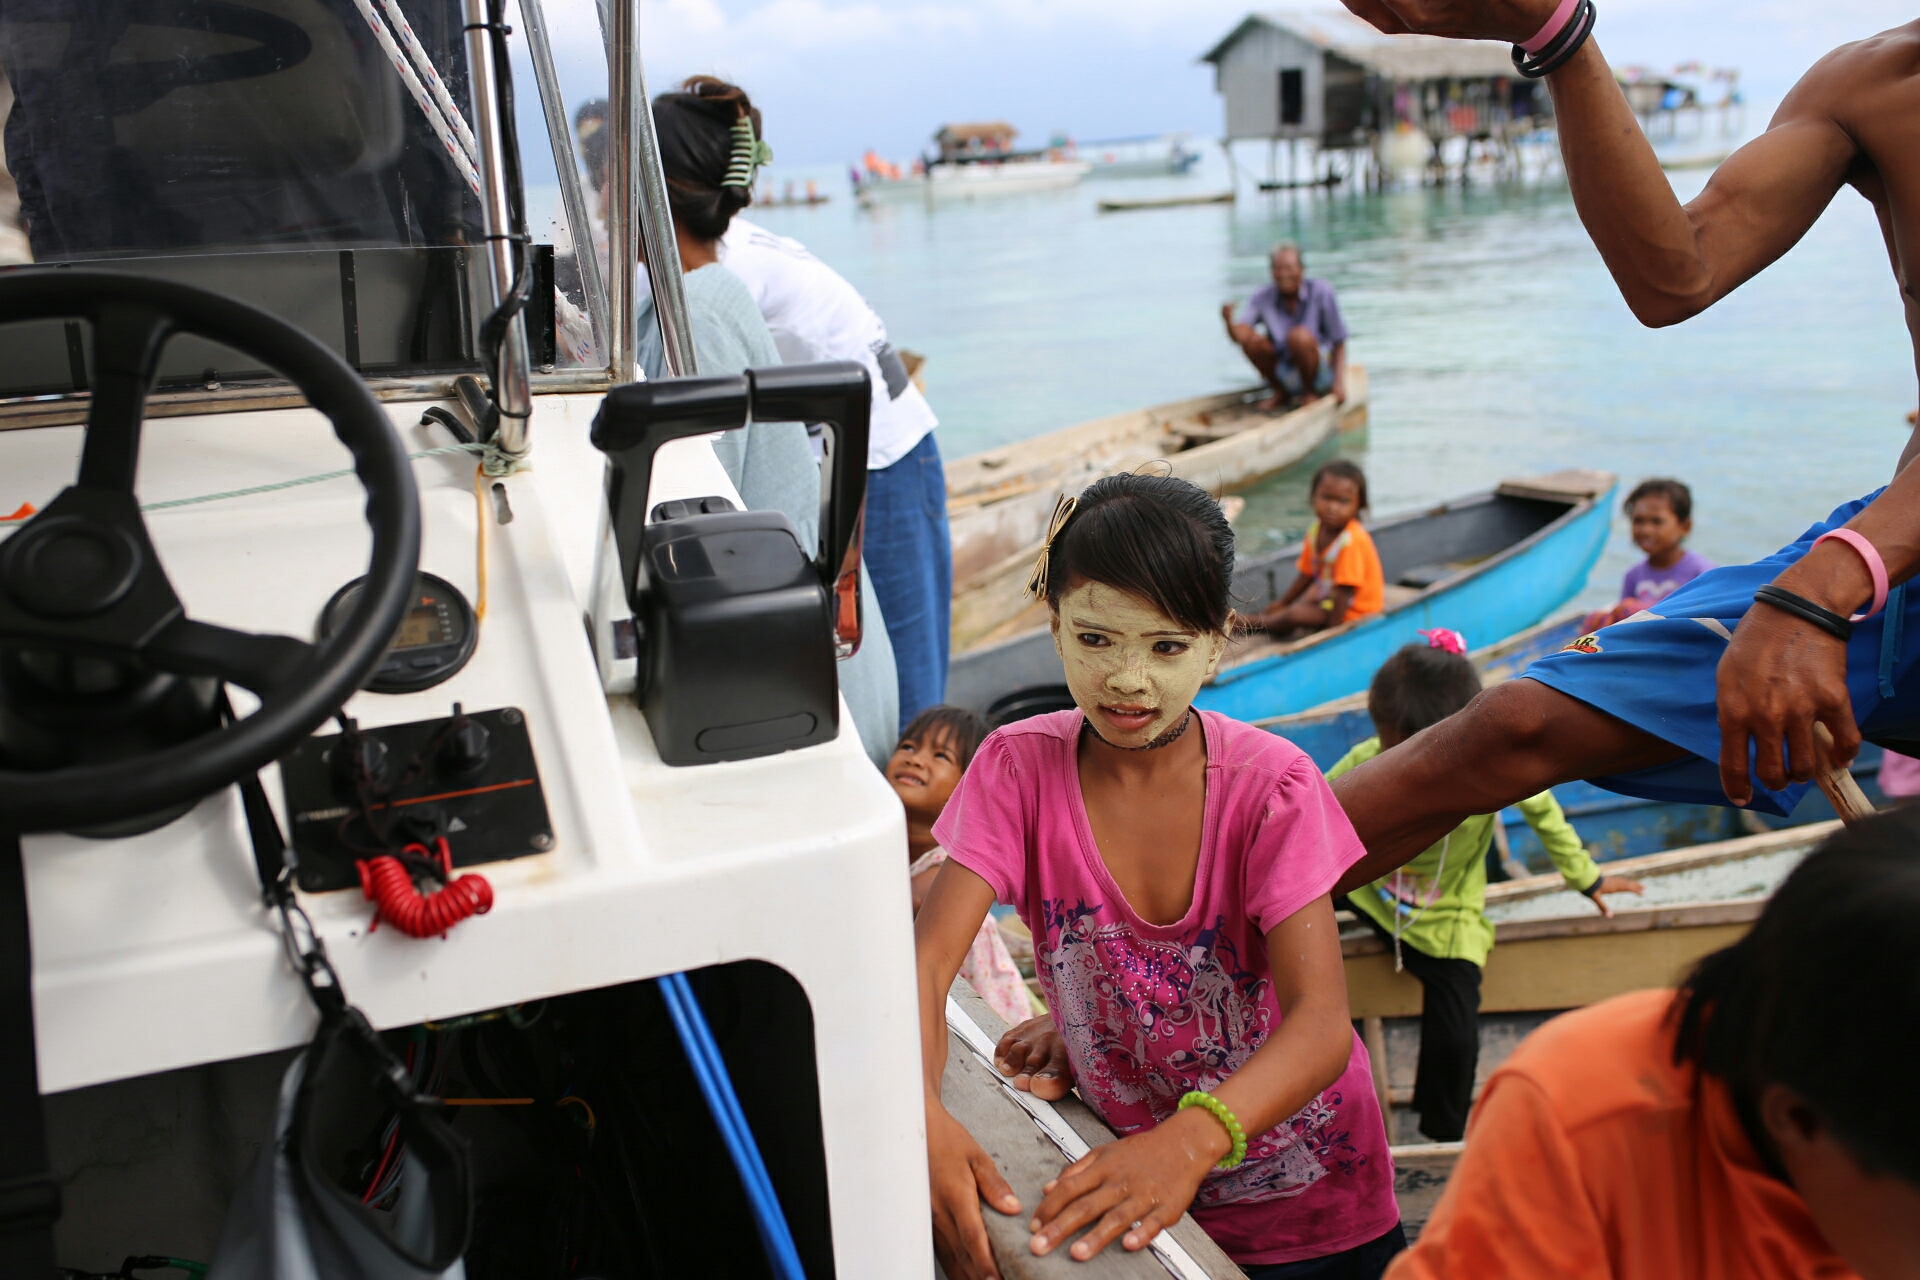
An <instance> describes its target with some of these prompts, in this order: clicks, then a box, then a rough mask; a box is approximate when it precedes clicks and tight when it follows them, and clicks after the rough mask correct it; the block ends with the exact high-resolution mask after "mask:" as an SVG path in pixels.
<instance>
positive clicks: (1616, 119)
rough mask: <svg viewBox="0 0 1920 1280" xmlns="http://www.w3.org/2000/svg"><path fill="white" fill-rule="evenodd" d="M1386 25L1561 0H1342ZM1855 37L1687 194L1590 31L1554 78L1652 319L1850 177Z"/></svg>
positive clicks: (1409, 25)
mask: <svg viewBox="0 0 1920 1280" xmlns="http://www.w3.org/2000/svg"><path fill="white" fill-rule="evenodd" d="M1345 2H1346V5H1347V7H1348V8H1349V9H1351V10H1353V11H1354V12H1355V13H1356V14H1358V15H1360V16H1361V17H1363V18H1365V19H1367V20H1368V21H1369V22H1371V23H1373V24H1374V25H1375V26H1377V27H1380V28H1381V29H1382V30H1385V31H1420V32H1426V33H1428V34H1431V35H1444V36H1464V37H1473V38H1478V39H1496V40H1504V41H1508V42H1518V41H1520V40H1526V39H1530V38H1531V37H1532V36H1533V35H1534V33H1535V32H1537V31H1539V30H1540V28H1541V26H1542V25H1543V24H1545V23H1546V21H1547V20H1548V19H1549V18H1550V17H1551V16H1552V14H1553V11H1554V7H1555V3H1554V0H1345ZM1855 57H1857V55H1856V54H1854V53H1853V51H1852V50H1850V49H1840V50H1837V51H1835V52H1834V53H1831V54H1828V55H1827V56H1826V57H1825V58H1823V59H1821V60H1820V62H1818V63H1817V64H1815V66H1814V67H1813V69H1812V70H1810V71H1809V72H1807V74H1806V75H1805V76H1804V77H1803V78H1802V79H1801V81H1800V83H1799V84H1797V85H1795V86H1794V88H1793V90H1792V91H1791V92H1790V93H1789V94H1788V95H1787V97H1786V99H1785V100H1784V101H1783V102H1782V103H1781V104H1780V109H1779V110H1778V111H1777V112H1776V113H1775V114H1774V117H1773V121H1772V123H1771V124H1770V125H1769V126H1768V128H1767V131H1766V132H1765V133H1763V134H1761V135H1760V136H1759V137H1758V138H1755V139H1754V140H1753V141H1751V142H1749V143H1748V144H1747V145H1746V146H1744V147H1741V148H1740V149H1739V150H1738V151H1736V152H1734V153H1733V155H1732V156H1730V157H1729V158H1728V159H1727V160H1726V162H1725V163H1723V164H1722V165H1721V166H1720V167H1719V169H1718V170H1716V171H1715V173H1714V175H1713V177H1712V179H1711V180H1710V181H1709V182H1708V183H1707V186H1706V189H1705V190H1704V191H1702V192H1701V193H1700V194H1699V196H1697V197H1696V198H1694V199H1693V200H1692V201H1691V202H1689V203H1688V204H1685V205H1682V204H1681V203H1680V201H1679V199H1678V198H1677V197H1676V196H1675V195H1674V194H1673V187H1672V185H1671V184H1670V183H1669V182H1668V181H1667V176H1666V174H1665V172H1664V171H1662V169H1661V168H1660V162H1659V160H1658V159H1656V158H1655V156H1654V154H1653V148H1652V146H1651V145H1649V144H1648V142H1647V139H1646V135H1645V134H1644V133H1642V132H1641V130H1640V126H1639V123H1638V121H1636V120H1635V118H1634V115H1633V111H1632V109H1631V108H1630V107H1628V105H1627V100H1626V97H1625V95H1624V94H1622V93H1621V91H1620V86H1619V84H1618V82H1616V81H1615V80H1614V78H1613V71H1612V69H1611V68H1609V67H1608V66H1607V61H1606V58H1605V57H1604V56H1603V55H1602V54H1601V52H1600V47H1599V45H1598V44H1597V43H1596V42H1595V41H1594V40H1592V39H1589V40H1588V41H1587V43H1586V44H1585V46H1583V47H1582V48H1581V50H1580V52H1579V53H1577V54H1575V55H1574V57H1573V59H1572V60H1571V61H1569V62H1568V63H1567V64H1566V65H1565V66H1563V67H1561V68H1560V69H1559V70H1558V71H1555V72H1554V73H1553V74H1552V75H1550V76H1548V77H1547V88H1548V90H1549V91H1550V92H1551V93H1552V95H1553V108H1554V117H1555V127H1556V128H1557V130H1558V132H1559V135H1560V152H1561V155H1562V157H1563V158H1564V160H1565V162H1566V167H1567V182H1568V185H1569V186H1570V187H1571V188H1572V189H1573V200H1574V205H1575V207H1576V208H1578V209H1579V211H1580V220H1581V221H1582V222H1583V223H1585V224H1586V228H1587V232H1588V234H1590V235H1591V236H1592V237H1593V242H1594V245H1595V246H1596V247H1597V248H1598V249H1599V250H1600V256H1601V257H1602V258H1603V259H1605V261H1606V264H1607V269H1608V270H1609V271H1611V272H1612V273H1613V278H1614V281H1615V283H1617V284H1618V285H1619V286H1620V292H1621V294H1622V296H1624V297H1625V298H1626V301H1627V305H1628V306H1629V307H1631V308H1632V309H1633V314H1634V315H1635V316H1637V317H1638V318H1639V319H1640V321H1641V322H1642V323H1643V324H1647V325H1652V326H1654V327H1660V326H1664V325H1670V324H1678V323H1679V322H1680V321H1682V320H1685V319H1687V318H1689V317H1690V316H1694V315H1697V314H1699V313H1700V312H1701V311H1704V310H1705V309H1706V308H1707V307H1709V306H1711V305H1713V304H1714V303H1715V302H1717V301H1719V300H1720V299H1721V298H1723V297H1725V296H1726V295H1727V294H1729V293H1731V292H1732V291H1733V290H1734V289H1736V288H1738V287H1739V286H1740V285H1741V284H1742V283H1744V282H1745V281H1746V280H1747V279H1748V278H1749V277H1751V276H1752V275H1753V274H1754V273H1755V272H1757V271H1759V270H1760V269H1761V268H1762V267H1764V266H1766V265H1767V264H1768V263H1770V262H1772V261H1773V260H1774V259H1775V258H1778V257H1779V256H1780V255H1781V254H1783V253H1785V252H1786V251H1787V250H1788V249H1790V248H1792V247H1793V245H1794V244H1795V243H1796V242H1797V241H1798V240H1799V239H1800V237H1801V236H1802V235H1804V234H1806V231H1807V228H1809V227H1811V226H1812V225H1813V223H1814V221H1815V220H1816V219H1817V218H1819V216H1820V214H1821V212H1822V211H1823V210H1824V209H1825V208H1826V207H1827V204H1828V202H1829V201H1831V200H1832V199H1833V196H1834V193H1835V192H1836V191H1838V190H1839V189H1840V186H1841V184H1842V183H1843V182H1845V181H1846V180H1847V177H1848V169H1849V168H1850V166H1852V164H1853V163H1854V160H1855V158H1856V157H1857V155H1858V154H1859V148H1858V146H1857V145H1856V144H1855V142H1854V141H1853V139H1852V138H1851V137H1850V136H1849V135H1848V134H1847V132H1846V131H1845V130H1844V129H1843V128H1841V126H1840V125H1839V124H1838V123H1836V122H1835V120H1834V103H1833V99H1834V97H1835V95H1836V91H1837V90H1838V89H1839V88H1841V87H1842V86H1844V84H1845V83H1846V81H1847V79H1848V77H1849V76H1850V74H1852V72H1851V70H1850V64H1851V61H1852V59H1854V58H1855Z"/></svg>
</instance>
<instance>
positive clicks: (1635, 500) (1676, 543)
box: [1583, 479, 1713, 631]
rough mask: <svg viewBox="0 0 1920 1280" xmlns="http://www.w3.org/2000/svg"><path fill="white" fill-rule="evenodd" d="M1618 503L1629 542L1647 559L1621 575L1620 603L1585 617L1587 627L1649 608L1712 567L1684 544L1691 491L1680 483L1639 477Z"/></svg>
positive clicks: (1689, 524) (1690, 526)
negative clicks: (1628, 528) (1629, 534)
mask: <svg viewBox="0 0 1920 1280" xmlns="http://www.w3.org/2000/svg"><path fill="white" fill-rule="evenodd" d="M1624 506H1625V508H1626V513H1627V519H1628V520H1629V521H1631V522H1632V524H1633V545H1634V546H1636V547H1638V548H1640V550H1642V551H1644V552H1646V553H1647V558H1646V559H1644V560H1642V561H1641V562H1640V563H1639V564H1636V565H1634V566H1633V567H1632V568H1631V569H1628V570H1627V573H1626V576H1625V577H1624V578H1622V579H1621V581H1620V603H1618V604H1616V605H1615V606H1614V607H1613V608H1612V609H1603V610H1601V611H1600V612H1599V613H1595V614H1592V615H1590V616H1588V617H1587V618H1586V619H1585V621H1584V623H1583V629H1584V630H1587V631H1598V630H1599V629H1600V628H1601V627H1604V626H1609V625H1611V624H1613V623H1615V622H1623V621H1625V620H1626V619H1628V618H1631V617H1632V616H1633V615H1634V614H1636V613H1639V612H1640V611H1641V610H1642V609H1651V608H1653V607H1654V606H1655V605H1657V604H1659V603H1660V602H1661V601H1662V600H1665V599H1666V598H1667V597H1668V596H1670V595H1672V594H1673V593H1674V592H1676V591H1678V590H1679V589H1680V588H1682V587H1684V586H1686V585H1687V584H1688V583H1689V582H1692V581H1693V580H1694V579H1695V578H1697V577H1699V576H1700V575H1701V574H1703V573H1705V572H1706V571H1707V570H1709V569H1711V568H1713V561H1711V560H1709V559H1707V558H1706V557H1705V556H1703V555H1701V554H1700V553H1699V552H1698V551H1689V550H1688V549H1687V546H1686V542H1687V538H1688V536H1689V535H1691V534H1692V533H1693V490H1691V489H1689V488H1688V487H1687V486H1686V485H1684V484H1682V483H1681V482H1680V481H1678V480H1663V479H1653V480H1642V481H1641V482H1640V483H1639V484H1637V485H1635V486H1634V487H1633V492H1632V493H1630V494H1628V495H1627V500H1626V503H1625V504H1624Z"/></svg>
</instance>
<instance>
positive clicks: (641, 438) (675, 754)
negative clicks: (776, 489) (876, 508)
mask: <svg viewBox="0 0 1920 1280" xmlns="http://www.w3.org/2000/svg"><path fill="white" fill-rule="evenodd" d="M872 401H873V386H872V383H871V381H870V380H869V378H868V376H867V371H866V368H865V367H864V366H863V365H860V364H857V363H855V362H852V361H834V362H831V363H824V364H808V365H786V366H781V367H777V368H770V369H749V370H747V371H746V373H744V374H739V375H734V376H730V377H715V378H665V379H659V380H656V381H652V382H637V383H632V384H629V385H627V386H623V387H615V388H614V389H613V390H612V391H611V392H610V393H608V395H607V398H606V400H605V401H604V402H603V403H602V404H601V406H600V411H599V413H598V414H597V415H595V417H594V420H593V434H592V439H593V443H594V445H595V447H597V448H598V449H600V450H601V451H602V452H604V453H605V454H606V455H607V457H608V458H609V459H610V460H611V462H612V466H611V467H610V468H609V470H608V473H607V505H608V508H609V510H610V511H611V512H612V516H613V534H614V543H615V546H616V547H617V549H618V551H619V556H620V574H621V583H622V587H623V590H624V591H625V592H626V598H627V603H628V606H629V607H630V608H631V609H632V610H633V618H634V625H635V628H636V630H637V633H638V639H639V645H640V654H639V658H640V666H639V673H638V676H637V678H636V687H635V690H634V696H635V699H636V700H637V701H638V702H639V704H640V710H641V711H642V713H644V714H645V716H646V718H647V727H648V728H649V729H651V730H652V732H653V740H654V743H655V745H656V746H657V747H658V748H659V750H660V758H661V759H662V760H664V761H666V763H668V764H674V765H682V764H705V763H709V762H711V761H715V760H746V759H750V758H752V757H754V756H764V755H772V754H774V753H775V752H779V751H789V750H792V749H793V748H795V747H806V746H812V745H814V744H815V743H820V742H828V741H831V740H832V739H833V737H834V736H835V734H836V733H838V731H839V725H840V685H839V680H838V678H837V676H836V673H835V670H834V662H835V659H836V658H845V657H850V656H851V655H852V654H853V652H854V650H855V649H857V648H858V647H859V643H860V599H859V590H860V543H861V538H860V530H861V521H862V517H863V515H864V512H865V506H866V484H867V421H868V413H869V412H870V410H871V407H872ZM750 421H761V422H819V423H823V424H825V426H826V428H827V431H828V451H827V463H826V468H825V473H824V476H823V479H822V484H821V501H820V539H819V546H818V547H817V548H816V549H815V552H814V554H813V556H812V557H811V558H809V556H808V555H807V553H806V551H805V550H804V549H803V548H802V546H801V544H800V538H799V535H798V533H796V531H795V530H794V528H793V525H792V523H791V522H789V521H788V519H787V517H786V516H784V515H782V514H781V513H779V512H777V511H737V510H735V509H734V508H733V504H732V503H731V502H729V501H728V500H727V499H725V498H720V497H708V498H695V499H691V500H681V501H673V502H662V503H660V504H659V505H658V506H657V507H655V508H654V509H653V510H652V512H651V513H649V512H648V510H647V501H648V485H649V483H650V482H651V480H652V476H653V455H654V453H655V452H656V451H657V450H658V449H659V448H660V446H661V445H663V444H665V443H667V442H668V441H669V440H678V439H681V438H683V437H686V436H699V435H707V434H709V433H711V432H715V431H727V430H731V429H733V428H735V427H743V426H745V425H746V424H747V423H748V422H750ZM649 514H651V523H649V522H648V516H649Z"/></svg>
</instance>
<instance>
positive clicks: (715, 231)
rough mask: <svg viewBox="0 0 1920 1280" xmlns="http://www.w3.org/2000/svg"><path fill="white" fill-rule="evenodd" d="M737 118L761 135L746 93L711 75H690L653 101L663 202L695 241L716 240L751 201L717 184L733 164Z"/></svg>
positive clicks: (742, 191) (739, 190)
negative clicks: (663, 179)
mask: <svg viewBox="0 0 1920 1280" xmlns="http://www.w3.org/2000/svg"><path fill="white" fill-rule="evenodd" d="M741 116H746V117H747V118H748V119H749V120H752V121H753V136H754V137H756V138H760V137H764V136H765V135H763V134H762V133H761V132H760V112H759V110H758V108H756V107H755V106H754V105H753V103H752V102H751V101H749V100H748V98H747V92H746V90H744V89H742V88H740V87H739V86H738V85H732V84H728V83H727V82H726V81H725V80H719V79H716V78H715V77H713V76H691V77H689V78H688V79H687V80H686V82H685V83H683V84H682V85H681V86H680V89H679V91H678V92H676V93H663V94H661V95H660V96H659V97H657V98H655V99H654V100H653V125H654V128H655V130H657V131H658V133H659V135H660V167H661V168H662V169H663V170H665V171H666V175H667V204H668V205H669V206H670V207H671V208H672V209H673V218H674V221H675V222H678V223H680V224H681V225H682V226H684V227H686V229H687V231H688V233H689V234H690V235H692V236H693V238H694V239H696V240H718V239H719V238H720V237H721V236H723V235H725V234H727V226H728V224H730V223H731V222H732V221H733V215H734V214H736V213H738V212H740V211H741V210H742V209H744V208H746V207H747V206H748V205H749V204H751V203H753V196H752V194H751V191H752V188H750V187H723V186H721V185H720V180H721V179H722V178H724V177H726V176H727V167H728V166H729V165H730V164H732V163H733V122H734V121H735V120H738V119H739V118H740V117H741Z"/></svg>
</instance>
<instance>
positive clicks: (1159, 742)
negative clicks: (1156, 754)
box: [1080, 707, 1193, 751]
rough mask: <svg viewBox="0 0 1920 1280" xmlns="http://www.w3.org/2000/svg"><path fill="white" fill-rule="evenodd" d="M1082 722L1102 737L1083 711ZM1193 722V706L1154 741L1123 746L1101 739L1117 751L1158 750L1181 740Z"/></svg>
mask: <svg viewBox="0 0 1920 1280" xmlns="http://www.w3.org/2000/svg"><path fill="white" fill-rule="evenodd" d="M1080 723H1081V724H1082V725H1084V726H1086V730H1087V732H1088V733H1090V734H1092V735H1093V736H1094V737H1096V738H1100V731H1099V730H1098V729H1096V728H1094V727H1093V721H1091V720H1088V719H1086V718H1085V714H1084V713H1082V718H1081V721H1080ZM1192 723H1193V708H1192V707H1188V708H1187V714H1185V715H1184V716H1181V717H1180V723H1179V724H1176V725H1174V726H1173V727H1172V728H1171V729H1168V730H1167V731H1166V732H1165V733H1163V734H1161V735H1160V736H1159V737H1157V738H1155V739H1154V740H1153V741H1152V742H1149V743H1147V744H1146V745H1144V746H1139V747H1122V746H1119V745H1117V744H1115V743H1112V742H1107V740H1106V739H1105V738H1100V741H1102V742H1106V744H1107V745H1108V746H1110V747H1112V748H1113V749H1114V750H1115V751H1158V750H1159V749H1160V748H1162V747H1170V746H1172V745H1173V744H1174V743H1176V742H1178V741H1180V738H1181V735H1183V734H1185V733H1186V731H1187V728H1188V726H1189V725H1191V724H1192Z"/></svg>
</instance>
